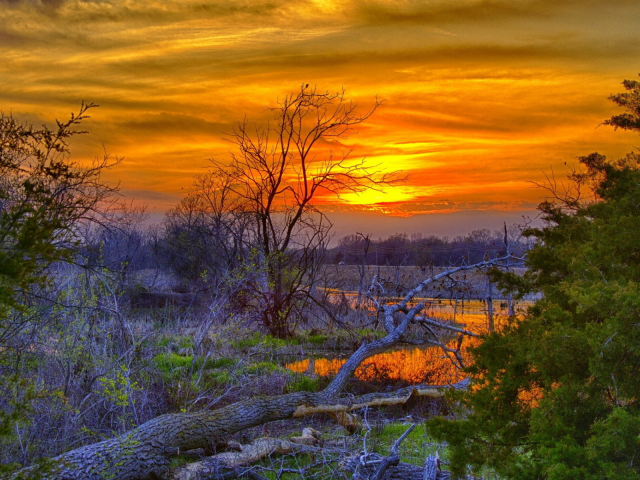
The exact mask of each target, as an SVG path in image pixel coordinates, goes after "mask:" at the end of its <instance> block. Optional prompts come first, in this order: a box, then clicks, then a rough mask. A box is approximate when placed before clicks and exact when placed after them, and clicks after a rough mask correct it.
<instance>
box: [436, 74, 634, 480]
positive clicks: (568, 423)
mask: <svg viewBox="0 0 640 480" xmlns="http://www.w3.org/2000/svg"><path fill="white" fill-rule="evenodd" d="M624 86H625V88H626V90H627V91H626V92H625V93H622V94H619V95H615V96H612V97H611V98H612V100H614V102H616V103H617V104H618V105H620V106H623V107H625V108H626V111H627V113H625V114H624V115H618V116H614V117H612V118H611V119H609V120H607V121H606V122H605V124H608V125H612V126H614V127H616V128H622V129H630V130H635V131H640V83H639V82H636V81H625V82H624ZM580 161H581V163H582V165H583V166H584V170H583V171H582V172H573V173H572V175H571V177H572V180H573V183H572V186H571V189H569V190H567V191H564V192H560V191H558V190H554V189H551V190H550V191H551V193H552V194H553V195H552V198H551V199H550V200H548V201H546V202H544V203H542V204H541V206H540V211H541V213H542V216H543V219H544V221H545V225H544V226H543V227H542V228H538V229H532V230H529V231H528V232H527V233H528V235H529V236H532V237H534V238H536V239H537V243H536V246H535V248H534V249H533V250H532V251H531V252H530V253H529V256H528V260H527V265H528V271H527V273H526V274H525V275H524V276H523V277H517V276H515V275H509V274H498V273H497V272H496V274H495V277H496V278H495V280H498V281H500V283H501V287H505V288H509V289H511V291H514V292H516V293H518V294H520V295H523V294H527V293H541V294H542V298H541V300H539V301H537V302H536V303H535V304H534V305H533V306H532V307H531V308H530V309H529V310H528V312H527V313H526V315H525V316H524V318H521V319H519V318H514V319H511V321H510V323H509V324H508V325H507V326H506V327H505V328H504V329H503V330H501V331H499V332H495V333H492V334H490V335H488V336H486V337H485V338H484V341H483V343H482V344H481V345H480V346H479V347H477V348H475V349H474V350H473V359H474V363H473V366H471V367H470V368H469V369H468V373H469V374H471V376H472V379H473V381H472V386H471V388H470V389H469V390H468V391H467V392H458V393H455V394H453V395H452V396H453V399H454V400H455V401H457V402H459V403H458V413H459V416H458V419H457V420H455V421H450V420H447V419H444V418H437V419H433V420H431V421H430V422H429V424H428V425H429V431H430V433H431V434H432V435H433V436H434V437H435V438H436V439H438V440H439V441H446V442H447V443H448V444H449V446H450V448H449V457H450V459H451V461H452V467H453V472H454V473H456V474H457V475H463V474H465V473H468V471H467V466H471V467H472V468H473V469H475V470H476V471H479V469H480V468H481V467H482V466H488V467H492V468H494V469H495V470H496V471H497V472H498V473H499V474H501V475H503V476H504V477H505V478H509V479H522V480H525V479H527V480H529V479H531V480H533V479H536V480H537V479H549V480H569V479H571V480H582V479H584V480H587V479H589V480H591V479H593V480H595V479H611V480H613V479H616V480H617V479H620V480H621V479H625V480H631V479H638V478H640V403H639V399H640V381H638V379H639V378H640V321H639V319H640V242H639V241H638V239H639V238H640V155H638V154H636V153H631V154H628V155H627V157H626V158H624V159H621V160H619V161H617V162H610V161H607V160H606V158H605V157H604V156H602V155H600V154H597V153H594V154H591V155H589V156H586V157H583V158H581V159H580ZM581 187H585V188H588V190H589V192H590V193H591V194H592V195H589V196H587V197H584V196H582V195H581V194H580V191H581Z"/></svg>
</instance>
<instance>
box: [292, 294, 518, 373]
mask: <svg viewBox="0 0 640 480" xmlns="http://www.w3.org/2000/svg"><path fill="white" fill-rule="evenodd" d="M425 300H426V302H425V303H427V305H428V306H427V307H426V309H425V313H426V314H427V315H429V316H431V317H436V318H438V319H440V320H442V321H444V322H455V323H456V324H458V325H464V327H465V328H467V329H468V330H471V331H473V332H475V333H484V332H486V331H487V327H488V319H487V309H486V303H485V302H482V301H477V300H475V301H473V300H472V301H469V300H467V301H465V302H457V305H456V303H455V302H454V301H451V302H449V301H448V300H437V299H421V301H425ZM520 306H524V304H520ZM494 315H495V318H496V325H499V324H500V320H501V319H504V318H506V315H507V311H506V305H504V304H503V303H502V304H501V302H499V301H496V302H494ZM477 342H478V340H477V339H475V338H470V337H467V338H465V340H464V343H463V345H462V349H461V353H462V357H463V359H465V360H466V359H468V358H469V354H468V351H467V349H468V348H469V347H471V346H473V345H477ZM448 346H449V347H450V348H455V347H456V341H455V340H454V341H452V342H451V343H450V344H449V345H448ZM345 362H346V358H341V357H339V356H337V357H333V358H328V357H324V358H306V359H303V360H298V361H294V362H291V363H288V364H286V365H285V367H286V368H288V369H289V370H292V371H294V372H298V373H304V374H307V375H318V376H323V377H324V376H333V375H335V374H336V373H337V371H338V370H339V369H340V367H341V366H342V365H344V363H345ZM355 377H356V378H358V379H359V380H363V381H367V382H384V383H398V382H402V383H408V384H419V383H428V384H432V385H446V384H450V383H455V382H458V381H460V380H462V379H463V378H464V375H463V374H461V372H460V370H459V369H458V368H456V366H455V365H454V362H453V361H452V359H451V358H449V356H448V355H447V354H446V353H445V352H444V351H443V350H442V349H440V348H438V347H427V348H416V347H409V348H399V349H396V350H393V351H389V352H385V353H381V354H378V355H374V356H373V357H370V358H368V359H367V360H365V361H364V362H363V363H362V365H360V367H359V368H358V369H357V370H356V372H355Z"/></svg>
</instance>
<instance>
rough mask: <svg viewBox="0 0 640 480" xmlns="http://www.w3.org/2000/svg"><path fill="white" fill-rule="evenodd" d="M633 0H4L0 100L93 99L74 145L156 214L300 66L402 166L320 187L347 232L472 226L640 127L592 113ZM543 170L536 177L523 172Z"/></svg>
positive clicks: (34, 104)
mask: <svg viewBox="0 0 640 480" xmlns="http://www.w3.org/2000/svg"><path fill="white" fill-rule="evenodd" d="M638 19H640V2H638V1H637V0H609V1H607V2H603V1H601V0H404V1H403V0H400V1H385V0H359V1H358V0H344V1H341V0H335V1H334V0H295V1H290V0H267V1H259V0H256V1H231V0H213V1H207V0H177V1H172V2H166V1H159V0H0V59H1V61H0V110H2V111H4V112H5V113H8V112H11V113H12V114H13V115H14V116H16V117H18V118H20V119H22V120H24V121H28V122H31V123H34V124H36V125H39V124H42V123H49V124H50V123H51V122H53V120H54V119H56V118H59V119H65V118H67V117H68V115H69V114H70V113H71V112H72V111H77V109H78V107H79V105H80V103H81V102H82V101H86V102H92V103H95V104H99V105H100V107H99V108H96V109H93V110H92V111H91V118H90V119H88V120H87V121H86V122H85V124H84V128H86V129H87V130H88V131H89V133H88V134H87V135H84V136H83V137H82V138H79V139H77V140H75V141H74V143H73V144H72V145H71V149H72V155H73V158H75V159H79V160H80V161H83V160H86V159H90V158H92V157H93V156H96V155H102V152H103V151H106V152H108V153H109V154H110V155H112V156H114V157H116V156H118V157H123V158H124V160H123V162H122V163H121V164H120V165H119V166H118V167H116V168H115V169H113V170H112V171H110V172H107V174H106V177H105V178H106V179H107V180H108V181H110V182H120V185H121V189H122V190H121V192H122V194H123V195H124V197H125V198H127V199H131V200H135V201H136V202H143V203H145V204H146V205H147V209H148V211H149V212H150V214H151V218H152V219H161V218H162V214H163V212H165V211H166V210H167V209H169V208H171V207H173V206H175V205H176V204H177V203H178V202H179V201H180V199H181V198H182V197H183V196H184V195H185V192H186V191H188V189H189V188H190V186H191V184H192V179H193V176H194V175H196V174H199V173H203V172H205V171H206V169H207V166H208V165H210V163H209V159H215V160H217V161H222V162H225V161H227V159H228V158H229V155H230V153H229V150H230V149H231V148H232V147H233V145H230V144H229V142H226V141H225V140H224V138H225V132H230V131H231V130H232V128H233V126H234V125H235V124H236V123H237V122H238V121H239V120H242V119H243V118H245V117H246V118H247V119H248V120H249V121H251V122H254V121H255V122H263V121H266V120H267V119H269V118H270V116H271V115H272V113H271V112H270V111H269V110H268V107H271V106H274V105H275V104H276V101H277V100H278V99H281V98H282V97H283V96H284V95H287V94H291V93H294V92H296V91H299V89H300V85H301V84H307V83H308V84H310V85H312V86H315V87H316V88H317V89H318V90H329V91H339V90H341V89H342V88H344V89H345V90H346V96H347V97H348V98H350V99H353V100H354V101H356V102H358V105H359V107H360V108H362V110H363V111H365V110H366V109H368V108H371V107H372V106H373V104H374V101H375V98H376V96H377V98H379V99H384V103H383V104H382V106H381V107H380V108H379V109H378V110H377V111H376V112H375V113H374V114H373V115H372V116H371V117H370V118H369V120H367V122H365V123H364V124H362V125H360V126H359V127H358V128H357V130H356V131H354V132H352V135H351V136H350V137H349V138H348V139H346V140H344V142H343V145H344V148H348V149H350V150H351V151H352V156H353V157H355V158H361V157H366V159H367V161H369V162H372V164H379V165H380V166H381V168H382V169H384V170H385V171H389V172H391V171H398V170H400V171H402V174H403V175H406V176H407V180H406V182H405V183H402V184H396V185H393V186H390V187H388V188H386V189H385V192H383V193H381V192H369V193H367V194H364V195H360V196H354V195H345V196H342V197H341V198H340V199H336V198H323V199H322V205H321V208H322V209H323V211H325V212H327V214H328V215H329V218H330V219H331V220H332V221H333V222H334V224H335V226H336V232H337V234H338V235H341V234H347V233H352V232H354V231H361V232H366V233H372V234H374V235H386V234H392V233H395V232H407V233H413V232H422V233H425V234H436V235H456V234H463V233H465V232H468V231H469V230H471V229H474V228H490V229H492V228H498V227H499V226H500V225H501V224H502V222H505V221H506V222H507V223H512V222H518V221H519V220H520V219H522V216H523V215H525V216H535V207H536V205H537V204H538V203H539V202H540V201H541V199H542V197H543V196H544V191H543V190H541V189H540V188H536V187H535V185H534V183H536V182H537V183H540V182H542V181H543V180H544V175H545V174H546V175H549V174H550V173H551V172H553V173H554V174H555V175H557V176H559V177H562V175H564V172H565V169H566V165H565V164H568V165H574V164H576V163H577V158H578V157H579V156H581V155H586V154H589V153H591V152H593V151H599V152H600V153H603V154H606V155H607V156H610V157H613V158H617V157H620V156H622V155H624V154H625V153H626V152H628V151H631V150H632V149H633V148H634V147H635V146H637V145H639V144H640V141H639V139H638V138H637V135H633V134H631V133H627V132H621V131H617V132H614V131H613V130H612V129H611V128H610V127H606V126H599V125H600V123H601V122H602V121H603V120H604V119H606V118H607V117H609V116H611V115H613V114H615V113H619V112H618V110H617V107H615V105H614V104H613V103H612V102H610V101H609V100H608V99H607V97H608V96H609V95H611V94H613V93H617V92H620V91H621V90H622V86H621V85H620V83H621V82H622V80H623V79H625V78H629V79H632V78H636V76H637V75H638V73H639V72H640V29H639V28H637V23H638ZM532 182H534V183H532Z"/></svg>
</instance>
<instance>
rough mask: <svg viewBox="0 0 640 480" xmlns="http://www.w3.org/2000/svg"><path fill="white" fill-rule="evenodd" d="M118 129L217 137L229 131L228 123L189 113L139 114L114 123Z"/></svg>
mask: <svg viewBox="0 0 640 480" xmlns="http://www.w3.org/2000/svg"><path fill="white" fill-rule="evenodd" d="M115 125H116V128H117V129H118V130H121V131H123V132H128V133H129V134H133V135H136V134H145V135H149V134H153V135H158V136H179V137H185V136H186V135H196V136H200V135H207V136H209V135H210V136H216V137H219V136H220V135H222V134H223V132H225V131H229V130H231V128H232V125H230V124H228V123H218V122H210V121H207V120H204V119H202V118H199V117H194V116H191V115H180V114H172V113H168V112H165V113H159V114H155V115H141V116H140V117H139V118H136V119H133V120H128V121H125V122H121V123H117V124H115Z"/></svg>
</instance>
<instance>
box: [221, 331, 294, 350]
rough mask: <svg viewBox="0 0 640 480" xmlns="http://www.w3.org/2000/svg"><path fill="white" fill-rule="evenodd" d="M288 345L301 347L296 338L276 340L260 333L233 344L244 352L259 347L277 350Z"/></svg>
mask: <svg viewBox="0 0 640 480" xmlns="http://www.w3.org/2000/svg"><path fill="white" fill-rule="evenodd" d="M288 345H300V339H299V338H295V337H294V338H289V339H286V340H285V339H282V338H276V337H274V336H272V335H269V334H266V335H265V334H263V333H260V332H254V333H253V334H252V335H250V336H248V337H245V338H241V339H239V340H236V341H235V342H233V343H232V346H233V347H235V348H237V349H239V350H243V351H246V350H249V349H251V348H254V347H258V346H262V347H264V348H265V349H270V350H275V349H278V348H283V347H286V346H288Z"/></svg>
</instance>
